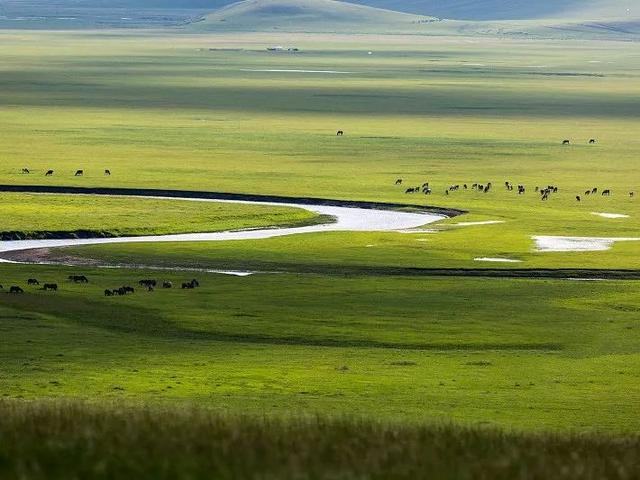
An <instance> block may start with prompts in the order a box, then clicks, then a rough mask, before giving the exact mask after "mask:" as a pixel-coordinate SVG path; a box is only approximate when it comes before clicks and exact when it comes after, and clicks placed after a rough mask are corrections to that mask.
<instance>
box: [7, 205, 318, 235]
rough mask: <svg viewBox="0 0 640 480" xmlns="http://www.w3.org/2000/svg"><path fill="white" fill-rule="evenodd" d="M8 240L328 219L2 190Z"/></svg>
mask: <svg viewBox="0 0 640 480" xmlns="http://www.w3.org/2000/svg"><path fill="white" fill-rule="evenodd" d="M0 217H2V219H3V220H2V229H1V231H0V237H2V238H3V239H4V240H20V239H30V238H49V237H50V238H56V237H61V236H62V237H73V236H83V237H120V236H139V235H164V234H172V233H189V232H212V231H225V230H242V229H248V228H259V227H275V226H280V227H282V226H302V225H309V224H313V223H316V222H320V221H323V220H326V219H321V218H318V216H317V215H314V214H313V213H311V212H309V211H307V210H302V209H296V208H287V207H271V206H263V205H249V204H219V203H209V202H191V201H179V202H176V201H173V200H161V199H158V200H154V199H146V198H144V199H139V198H137V199H135V200H132V199H131V198H126V197H107V198H95V197H92V196H86V195H85V196H83V195H38V194H28V193H27V194H15V193H3V194H0Z"/></svg>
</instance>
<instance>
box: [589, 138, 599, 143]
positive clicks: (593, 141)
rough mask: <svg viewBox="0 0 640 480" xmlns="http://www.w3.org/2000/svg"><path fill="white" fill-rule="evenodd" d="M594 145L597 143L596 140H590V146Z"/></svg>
mask: <svg viewBox="0 0 640 480" xmlns="http://www.w3.org/2000/svg"><path fill="white" fill-rule="evenodd" d="M594 143H597V141H596V139H595V138H592V139H591V140H589V144H590V145H593V144H594Z"/></svg>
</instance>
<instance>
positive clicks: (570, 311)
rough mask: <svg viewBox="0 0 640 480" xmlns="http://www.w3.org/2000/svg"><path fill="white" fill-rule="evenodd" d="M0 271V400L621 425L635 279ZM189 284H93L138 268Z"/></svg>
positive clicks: (626, 424)
mask: <svg viewBox="0 0 640 480" xmlns="http://www.w3.org/2000/svg"><path fill="white" fill-rule="evenodd" d="M77 272H78V270H77V269H70V268H68V267H67V268H64V267H51V266H47V267H42V266H4V267H2V269H1V278H2V282H3V285H4V287H5V290H6V289H7V287H8V286H9V285H13V284H19V285H23V286H24V285H25V283H26V278H27V277H29V278H31V277H35V278H38V279H39V280H40V281H41V282H44V281H47V282H54V281H55V282H58V284H59V288H60V289H59V291H58V292H57V293H55V294H53V293H51V292H46V293H45V292H43V291H41V290H39V289H38V287H28V288H27V287H25V289H26V292H25V293H24V294H22V295H11V294H0V295H1V296H2V307H1V310H0V319H1V320H0V333H1V335H2V338H3V340H4V342H3V348H2V349H1V350H0V362H1V364H2V366H3V367H2V376H1V377H0V394H1V395H3V396H5V397H9V398H23V399H37V398H43V397H45V398H58V399H60V398H70V397H73V398H77V399H85V400H88V401H92V402H101V401H103V400H126V401H133V402H139V401H143V402H151V403H161V404H165V403H167V402H172V403H175V402H178V403H196V404H198V405H199V406H201V407H207V408H209V407H211V408H215V409H217V410H221V411H228V412H244V413H255V414H263V413H266V412H270V413H271V414H274V415H277V414H287V413H298V414H304V413H318V414H322V415H329V416H334V415H338V416H342V415H348V416H359V417H374V418H377V419H386V420H388V421H391V420H393V421H401V422H429V421H433V420H455V421H456V422H460V423H463V424H469V425H485V424H490V425H495V426H500V427H506V428H514V427H515V428H518V429H528V430H555V431H587V430H590V431H611V432H622V431H626V432H632V431H637V428H638V425H637V422H636V421H635V418H636V417H637V416H636V415H635V410H636V404H637V399H638V396H639V395H640V391H639V390H638V385H639V384H638V377H637V372H638V352H637V331H638V328H640V324H639V323H638V320H639V317H638V315H637V312H638V309H640V303H639V297H638V293H637V292H638V289H637V287H638V284H637V283H636V282H623V281H621V282H571V281H541V280H515V281H514V280H499V279H494V280H489V279H459V278H455V279H447V278H428V279H412V278H402V277H375V276H370V277H340V276H316V275H291V274H271V275H267V274H262V275H255V276H251V277H244V278H238V277H231V276H225V275H214V274H202V273H197V274H194V273H188V272H170V271H167V272H157V271H155V272H149V271H147V272H145V271H131V270H122V271H120V270H111V269H93V270H91V269H90V270H83V271H82V272H83V273H84V274H86V275H87V276H88V277H89V280H90V283H89V284H88V285H76V284H72V283H69V282H68V281H66V280H65V279H66V276H67V275H68V274H70V273H77ZM193 275H196V276H197V278H198V279H199V281H200V283H201V284H202V286H201V288H199V289H196V290H182V289H180V288H174V289H170V290H163V289H158V290H156V291H154V292H147V291H146V290H139V291H138V292H136V293H135V294H133V295H129V296H126V297H105V296H104V295H103V290H104V289H106V288H109V289H111V288H114V287H118V286H120V285H123V284H130V285H133V286H135V287H137V280H138V279H141V278H148V277H152V278H157V279H158V280H161V279H162V280H164V279H168V280H171V281H173V282H174V284H176V286H179V285H180V282H182V281H185V280H189V279H190V278H191V277H192V276H193Z"/></svg>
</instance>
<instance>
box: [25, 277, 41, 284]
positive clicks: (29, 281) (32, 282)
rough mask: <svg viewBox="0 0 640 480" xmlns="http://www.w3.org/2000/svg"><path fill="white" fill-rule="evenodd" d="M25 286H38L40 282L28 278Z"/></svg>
mask: <svg viewBox="0 0 640 480" xmlns="http://www.w3.org/2000/svg"><path fill="white" fill-rule="evenodd" d="M27 285H40V282H39V281H38V280H37V279H35V278H30V279H29V280H27Z"/></svg>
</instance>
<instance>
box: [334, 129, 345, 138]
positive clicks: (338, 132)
mask: <svg viewBox="0 0 640 480" xmlns="http://www.w3.org/2000/svg"><path fill="white" fill-rule="evenodd" d="M336 135H337V136H338V137H341V136H343V135H344V132H343V131H342V130H338V131H337V132H336Z"/></svg>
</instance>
